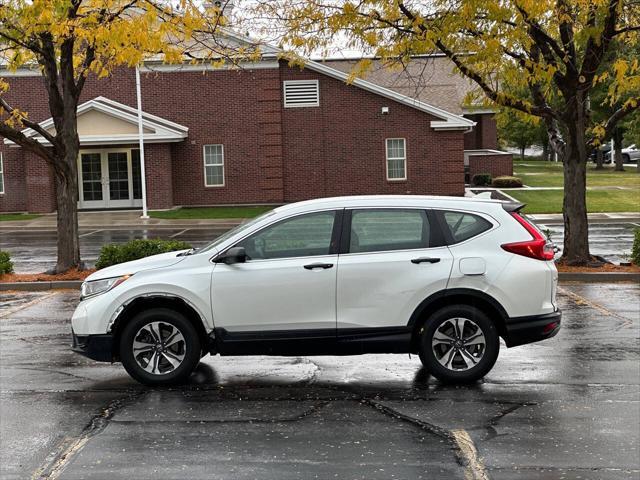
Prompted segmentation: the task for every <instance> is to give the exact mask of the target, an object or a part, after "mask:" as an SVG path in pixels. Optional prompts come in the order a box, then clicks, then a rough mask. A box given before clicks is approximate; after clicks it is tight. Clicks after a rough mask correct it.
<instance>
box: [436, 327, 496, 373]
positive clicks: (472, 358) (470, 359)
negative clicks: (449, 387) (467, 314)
mask: <svg viewBox="0 0 640 480" xmlns="http://www.w3.org/2000/svg"><path fill="white" fill-rule="evenodd" d="M486 346H487V342H486V339H485V336H484V333H483V331H482V329H481V328H480V326H479V325H478V324H477V323H475V322H474V321H473V320H469V319H468V318H450V319H448V320H445V321H444V322H442V324H441V325H440V326H439V327H438V328H437V329H436V331H435V333H434V334H433V338H432V340H431V348H432V349H433V354H434V356H435V358H436V360H437V361H438V363H440V365H442V366H443V367H444V368H446V369H448V370H453V371H457V372H460V371H465V370H470V369H471V368H473V367H475V366H476V365H477V364H478V362H480V360H481V359H482V357H483V356H484V353H485V350H486Z"/></svg>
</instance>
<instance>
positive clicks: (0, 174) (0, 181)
mask: <svg viewBox="0 0 640 480" xmlns="http://www.w3.org/2000/svg"><path fill="white" fill-rule="evenodd" d="M0 193H4V166H3V165H2V152H0Z"/></svg>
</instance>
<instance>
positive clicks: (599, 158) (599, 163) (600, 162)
mask: <svg viewBox="0 0 640 480" xmlns="http://www.w3.org/2000/svg"><path fill="white" fill-rule="evenodd" d="M596 170H604V152H603V151H602V149H600V147H598V148H596Z"/></svg>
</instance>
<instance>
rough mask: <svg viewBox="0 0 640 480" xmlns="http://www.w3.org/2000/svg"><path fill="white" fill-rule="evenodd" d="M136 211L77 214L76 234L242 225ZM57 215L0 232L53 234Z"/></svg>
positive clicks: (4, 226) (2, 225)
mask: <svg viewBox="0 0 640 480" xmlns="http://www.w3.org/2000/svg"><path fill="white" fill-rule="evenodd" d="M141 214H142V212H141V211H140V210H120V211H113V210H111V211H104V212H78V225H79V227H80V230H88V229H104V228H108V229H109V230H117V229H130V228H137V229H140V228H145V227H147V228H153V229H156V228H190V229H192V228H212V227H227V228H231V227H233V226H235V225H238V224H239V223H241V222H243V221H244V220H245V219H244V218H208V219H198V218H184V219H164V218H149V219H142V218H140V215H141ZM56 222H57V215H56V214H55V213H51V214H45V215H42V216H40V217H38V218H34V219H31V220H13V221H6V222H0V231H2V230H15V229H17V228H19V229H20V230H23V229H24V230H34V231H37V230H55V229H56Z"/></svg>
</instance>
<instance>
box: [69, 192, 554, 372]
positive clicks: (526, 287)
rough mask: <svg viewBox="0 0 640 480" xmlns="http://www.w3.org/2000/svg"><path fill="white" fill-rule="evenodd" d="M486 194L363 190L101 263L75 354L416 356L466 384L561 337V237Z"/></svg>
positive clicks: (186, 367)
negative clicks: (524, 348) (555, 241)
mask: <svg viewBox="0 0 640 480" xmlns="http://www.w3.org/2000/svg"><path fill="white" fill-rule="evenodd" d="M520 207H522V205H519V204H508V203H501V202H498V201H493V200H485V199H477V198H476V199H469V198H456V197H422V196H367V197H364V196H363V197H340V198H326V199H319V200H310V201H306V202H300V203H294V204H289V205H285V206H282V207H279V208H276V209H275V210H272V211H270V212H268V213H266V214H264V215H262V216H260V217H257V218H255V219H253V220H251V221H249V222H247V223H244V224H242V225H240V226H238V227H236V228H235V229H233V230H231V231H229V232H227V233H226V234H224V235H222V236H221V237H219V238H218V239H216V240H215V241H214V242H213V243H211V244H210V245H208V246H207V247H205V248H202V249H200V250H188V251H182V252H172V253H166V254H162V255H156V256H153V257H148V258H144V259H141V260H136V261H133V262H128V263H123V264H120V265H115V266H112V267H109V268H105V269H103V270H99V271H97V272H96V273H94V274H92V275H91V276H90V277H88V278H87V281H86V282H85V283H84V284H83V285H82V299H81V302H80V304H79V305H78V308H77V309H76V311H75V313H74V315H73V319H72V327H73V345H74V350H75V351H77V352H80V353H82V354H84V355H87V356H88V357H90V358H93V359H95V360H102V361H109V362H113V361H117V360H119V361H121V362H122V364H123V365H124V367H125V369H126V370H127V372H129V374H130V375H131V376H132V377H133V378H135V379H136V380H138V381H140V382H143V383H146V384H168V383H175V382H179V381H183V380H185V379H186V378H187V377H188V376H189V374H190V373H191V372H192V370H193V369H194V368H195V366H196V365H197V364H198V362H199V360H200V358H201V357H202V356H204V355H206V354H207V353H210V354H220V355H353V354H362V353H407V352H411V353H418V354H419V355H420V359H421V360H422V363H423V364H424V365H425V367H426V368H427V369H428V370H429V371H430V372H431V373H432V374H433V375H434V376H435V377H437V378H439V379H440V380H442V381H448V382H469V381H473V380H476V379H479V378H481V377H483V376H484V375H485V374H486V373H487V372H489V370H490V369H491V368H492V367H493V365H494V363H495V361H496V359H497V357H498V350H499V347H500V342H499V339H500V338H499V337H502V338H503V339H504V341H505V343H506V345H507V346H508V347H513V346H516V345H521V344H524V343H530V342H535V341H538V340H542V339H545V338H549V337H552V336H554V335H555V334H556V333H557V332H558V330H559V328H560V316H561V314H560V311H559V310H558V308H557V306H556V302H555V294H556V284H557V278H558V275H557V270H556V268H555V265H554V263H553V255H554V250H553V246H552V245H551V244H550V243H548V242H547V240H546V239H545V238H544V236H543V235H542V234H541V233H540V231H539V230H538V229H537V228H536V227H535V226H533V225H532V224H531V223H529V222H528V221H527V220H526V219H525V218H523V217H522V216H521V215H519V214H518V213H517V212H518V210H519V208H520Z"/></svg>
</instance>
